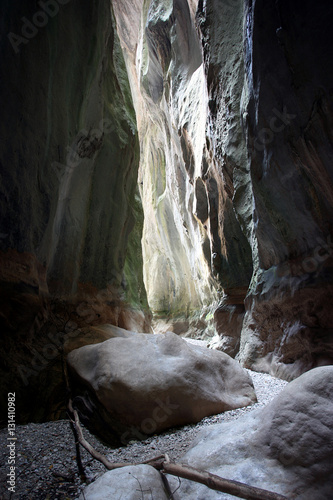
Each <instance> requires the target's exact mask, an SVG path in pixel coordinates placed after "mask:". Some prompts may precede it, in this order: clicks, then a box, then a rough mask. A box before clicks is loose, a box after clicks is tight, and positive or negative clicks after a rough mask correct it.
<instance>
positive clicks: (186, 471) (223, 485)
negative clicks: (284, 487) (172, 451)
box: [163, 462, 287, 500]
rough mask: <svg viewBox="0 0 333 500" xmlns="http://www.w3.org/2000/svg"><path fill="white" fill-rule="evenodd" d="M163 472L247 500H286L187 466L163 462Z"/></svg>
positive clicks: (269, 492) (271, 493)
mask: <svg viewBox="0 0 333 500" xmlns="http://www.w3.org/2000/svg"><path fill="white" fill-rule="evenodd" d="M163 472H166V473H168V474H172V475H173V476H178V477H182V478H184V479H189V480H190V481H195V482H196V483H201V484H204V485H205V486H208V488H210V489H212V490H216V491H222V492H223V493H229V494H230V495H234V496H236V497H239V498H245V499H247V500H287V499H286V497H284V496H282V495H280V494H278V493H274V492H272V491H267V490H263V489H261V488H256V487H254V486H249V485H247V484H244V483H240V482H238V481H233V480H231V479H224V478H222V477H220V476H216V475H215V474H211V473H210V472H206V471H201V470H198V469H195V468H193V467H189V466H187V465H180V464H172V463H168V462H163Z"/></svg>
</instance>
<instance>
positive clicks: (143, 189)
mask: <svg viewBox="0 0 333 500" xmlns="http://www.w3.org/2000/svg"><path fill="white" fill-rule="evenodd" d="M129 9H130V6H129V5H127V4H126V2H116V6H115V14H116V19H117V25H118V30H119V33H120V37H121V39H122V41H123V45H124V50H125V53H126V54H127V58H126V61H127V64H128V67H129V74H130V75H131V76H132V80H131V84H132V89H134V94H135V97H134V102H135V106H136V111H137V116H138V125H139V137H140V145H141V162H140V173H139V186H140V194H141V196H142V201H143V206H144V213H145V221H144V230H143V240H142V244H143V261H144V281H145V286H146V290H147V295H148V302H149V305H150V307H151V309H152V310H153V312H154V313H155V314H160V315H166V316H167V315H172V316H177V315H186V314H188V313H191V312H194V311H200V310H201V309H202V307H203V306H204V305H205V304H211V303H212V302H213V301H214V298H215V297H214V281H213V279H212V278H211V273H210V264H211V263H210V255H211V252H210V243H209V238H208V235H207V223H208V224H209V222H208V195H207V192H206V188H205V185H204V184H203V183H202V181H201V175H202V172H201V166H202V154H203V149H204V145H205V123H206V116H207V91H206V84H205V75H204V71H203V65H202V51H201V45H200V43H199V38H198V35H197V32H196V29H195V23H194V18H193V15H192V13H191V11H190V8H189V6H188V4H187V1H185V0H180V1H177V2H173V1H164V2H154V1H152V2H150V3H148V4H147V5H146V6H145V7H144V6H143V5H142V6H141V5H140V7H139V16H140V17H139V19H137V20H136V26H137V27H136V28H134V29H133V30H131V27H130V24H131V22H132V19H131V18H126V14H125V13H126V12H128V10H129ZM126 22H127V23H128V24H127V25H126V29H125V28H124V23H126ZM129 33H131V35H129ZM129 37H131V38H130V39H129ZM133 48H134V50H133ZM135 48H136V50H135ZM200 182H201V184H200ZM205 224H206V228H205V227H204V225H205ZM204 248H206V255H205V253H204Z"/></svg>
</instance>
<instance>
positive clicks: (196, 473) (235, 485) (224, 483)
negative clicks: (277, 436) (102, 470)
mask: <svg viewBox="0 0 333 500" xmlns="http://www.w3.org/2000/svg"><path fill="white" fill-rule="evenodd" d="M68 408H69V411H70V412H71V413H72V415H73V416H74V422H73V421H72V422H73V424H74V425H75V427H76V430H77V434H78V441H79V443H80V444H81V445H82V446H83V447H84V448H85V449H86V450H87V451H88V452H89V453H90V455H91V456H92V457H93V458H95V459H96V460H98V461H99V462H101V463H102V464H103V465H104V466H105V467H106V468H107V469H108V470H114V469H119V468H120V467H127V466H130V465H141V464H142V463H145V464H149V465H151V466H152V467H154V468H155V469H157V470H159V471H161V472H163V473H166V474H171V475H173V476H177V477H181V478H184V479H189V480H190V481H195V482H197V483H201V484H204V485H205V486H208V488H210V489H212V490H216V491H221V492H222V493H229V494H230V495H234V496H237V497H238V498H245V499H246V500H287V499H286V497H284V496H283V495H280V494H278V493H274V492H272V491H267V490H263V489H261V488H256V487H254V486H249V485H247V484H244V483H240V482H238V481H233V480H231V479H224V478H222V477H220V476H216V475H215V474H211V473H210V472H206V471H201V470H199V469H195V468H193V467H189V466H185V465H180V464H172V463H170V461H169V458H168V456H167V455H160V456H158V457H155V458H152V459H150V460H147V461H145V462H140V464H135V463H134V464H132V463H126V462H118V463H111V462H109V460H108V459H107V458H106V457H105V456H104V455H102V453H99V452H98V451H97V450H95V449H94V448H93V447H92V446H91V444H90V443H88V441H87V440H86V439H85V438H84V436H83V433H82V429H81V426H80V420H79V415H78V413H77V411H76V410H74V409H73V405H72V401H71V400H69V403H68Z"/></svg>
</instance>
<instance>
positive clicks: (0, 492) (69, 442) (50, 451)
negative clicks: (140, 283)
mask: <svg viewBox="0 0 333 500" xmlns="http://www.w3.org/2000/svg"><path fill="white" fill-rule="evenodd" d="M191 342H195V341H192V340H191ZM249 374H250V375H251V377H252V379H253V382H254V386H255V390H256V394H257V397H258V403H255V404H254V405H252V406H247V407H245V408H239V409H236V410H231V411H227V412H224V413H221V414H219V415H214V416H212V417H206V418H204V419H203V420H202V421H201V422H199V423H198V424H195V425H187V426H185V427H182V428H180V429H170V430H168V431H167V432H164V433H162V434H159V435H158V436H157V435H154V436H151V437H149V438H148V439H146V440H144V441H136V440H134V439H133V440H132V441H131V442H130V443H128V445H127V446H121V447H118V448H114V449H112V448H110V447H107V446H106V445H105V444H102V443H101V442H100V441H99V440H98V439H97V438H96V437H95V436H94V435H92V434H90V432H89V431H88V430H87V429H86V428H85V427H83V429H82V430H83V434H84V436H85V438H86V439H87V440H88V441H89V442H90V443H91V444H92V445H93V446H94V448H95V449H97V450H98V451H100V452H101V453H103V454H105V455H106V456H107V457H108V459H109V460H110V461H111V462H128V463H134V462H136V463H138V462H142V461H145V460H148V459H150V458H152V457H153V456H156V455H160V454H162V453H168V455H169V456H170V459H171V460H172V461H179V460H180V458H181V457H182V456H183V455H184V454H185V453H186V451H187V450H188V449H189V448H190V446H191V443H192V441H193V439H195V438H196V436H197V434H198V432H199V430H200V429H204V428H206V427H207V426H210V425H211V424H215V423H221V422H231V421H237V419H238V418H239V417H241V416H242V415H244V414H248V413H250V412H253V410H255V409H256V408H260V407H263V406H265V405H266V404H267V403H268V402H269V401H270V400H271V399H272V398H274V397H275V396H276V395H277V394H279V392H280V391H281V390H282V389H283V388H284V387H285V386H286V384H287V382H285V381H283V380H279V379H277V378H274V377H271V376H270V375H267V374H263V373H255V372H251V371H249ZM16 430H17V434H16V435H17V448H16V449H17V457H16V458H17V460H16V466H17V476H16V478H17V480H16V493H15V500H16V499H17V500H46V499H52V500H56V499H58V500H68V499H70V498H71V499H74V498H77V497H78V496H79V495H80V492H81V490H82V489H83V488H84V487H85V486H86V485H87V484H89V483H91V482H92V481H94V480H96V479H98V478H99V477H100V476H101V475H102V474H104V473H105V468H104V466H103V465H102V464H101V463H99V462H97V461H96V460H92V458H91V456H90V455H89V454H88V452H87V451H86V450H84V449H81V455H82V462H83V465H84V468H85V472H86V475H87V483H85V482H83V481H82V478H81V477H80V475H79V474H78V469H77V465H76V459H75V445H74V439H73V434H72V431H71V429H70V425H69V422H68V420H67V421H66V420H59V421H56V422H46V423H42V424H28V425H20V426H17V429H16ZM7 437H8V433H7V430H6V429H3V430H1V431H0V497H1V498H3V499H4V500H8V499H9V495H8V491H7V485H6V481H7V477H6V474H7V473H8V469H7V459H8V453H7V450H6V444H7Z"/></svg>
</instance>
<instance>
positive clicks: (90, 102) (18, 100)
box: [0, 0, 149, 419]
mask: <svg viewBox="0 0 333 500" xmlns="http://www.w3.org/2000/svg"><path fill="white" fill-rule="evenodd" d="M44 4H46V7H45V8H42V7H41V6H40V5H39V4H38V3H36V2H28V3H27V2H15V5H14V4H13V3H12V2H7V1H6V2H4V5H3V11H4V16H3V18H2V22H1V31H2V35H3V43H2V44H1V48H0V51H1V61H2V64H1V69H0V71H1V76H0V98H1V110H2V113H1V114H2V120H1V123H0V128H1V133H0V136H1V148H0V163H1V183H0V214H1V215H0V233H1V235H0V262H1V268H0V273H1V278H0V281H1V285H0V294H1V335H2V340H1V357H2V359H3V364H2V366H1V378H2V380H3V381H4V384H5V385H6V386H8V390H12V391H13V392H14V391H15V390H16V391H17V400H18V404H19V405H22V408H18V410H17V411H18V414H20V415H21V418H22V419H24V418H45V417H46V416H47V417H48V418H50V416H52V411H53V409H54V402H55V400H59V399H63V396H64V392H63V393H61V392H62V391H63V387H62V386H61V383H60V381H61V379H62V375H61V364H60V355H61V346H62V336H63V335H64V333H68V331H72V330H74V329H75V328H76V327H78V326H85V325H87V324H89V325H93V324H96V323H97V324H98V323H107V322H110V323H113V324H118V325H119V326H123V327H125V328H130V329H134V330H135V329H138V330H140V331H149V325H148V322H147V321H146V318H145V316H144V314H143V313H142V312H141V311H142V309H144V308H145V307H146V294H145V289H144V285H143V275H142V253H141V248H140V241H141V234H142V224H143V213H142V206H141V201H140V197H139V195H138V191H137V175H138V166H139V141H138V134H137V126H136V117H135V111H134V108H133V102H132V96H131V90H130V86H129V81H128V77H127V72H126V67H125V63H124V59H123V55H122V50H121V47H120V43H119V39H118V36H117V33H116V30H115V24H114V19H113V14H112V10H111V4H110V2H108V1H107V0H105V1H104V0H100V1H98V2H84V3H83V4H82V3H81V2H79V1H76V0H71V1H70V2H69V1H60V0H59V2H58V1H57V0H56V1H53V2H44ZM129 238H130V242H129V244H128V241H129ZM126 302H127V303H128V302H129V303H130V304H131V305H132V306H135V307H137V308H139V309H140V311H139V312H137V313H136V312H133V311H131V310H128V309H126V308H127V306H126ZM59 332H62V333H59ZM36 387H38V390H36ZM20 395H21V396H22V397H21V399H20ZM4 397H5V396H4ZM26 401H30V403H29V404H28V405H26V404H24V403H25V402H26ZM5 404H6V403H5V401H3V406H5Z"/></svg>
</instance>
